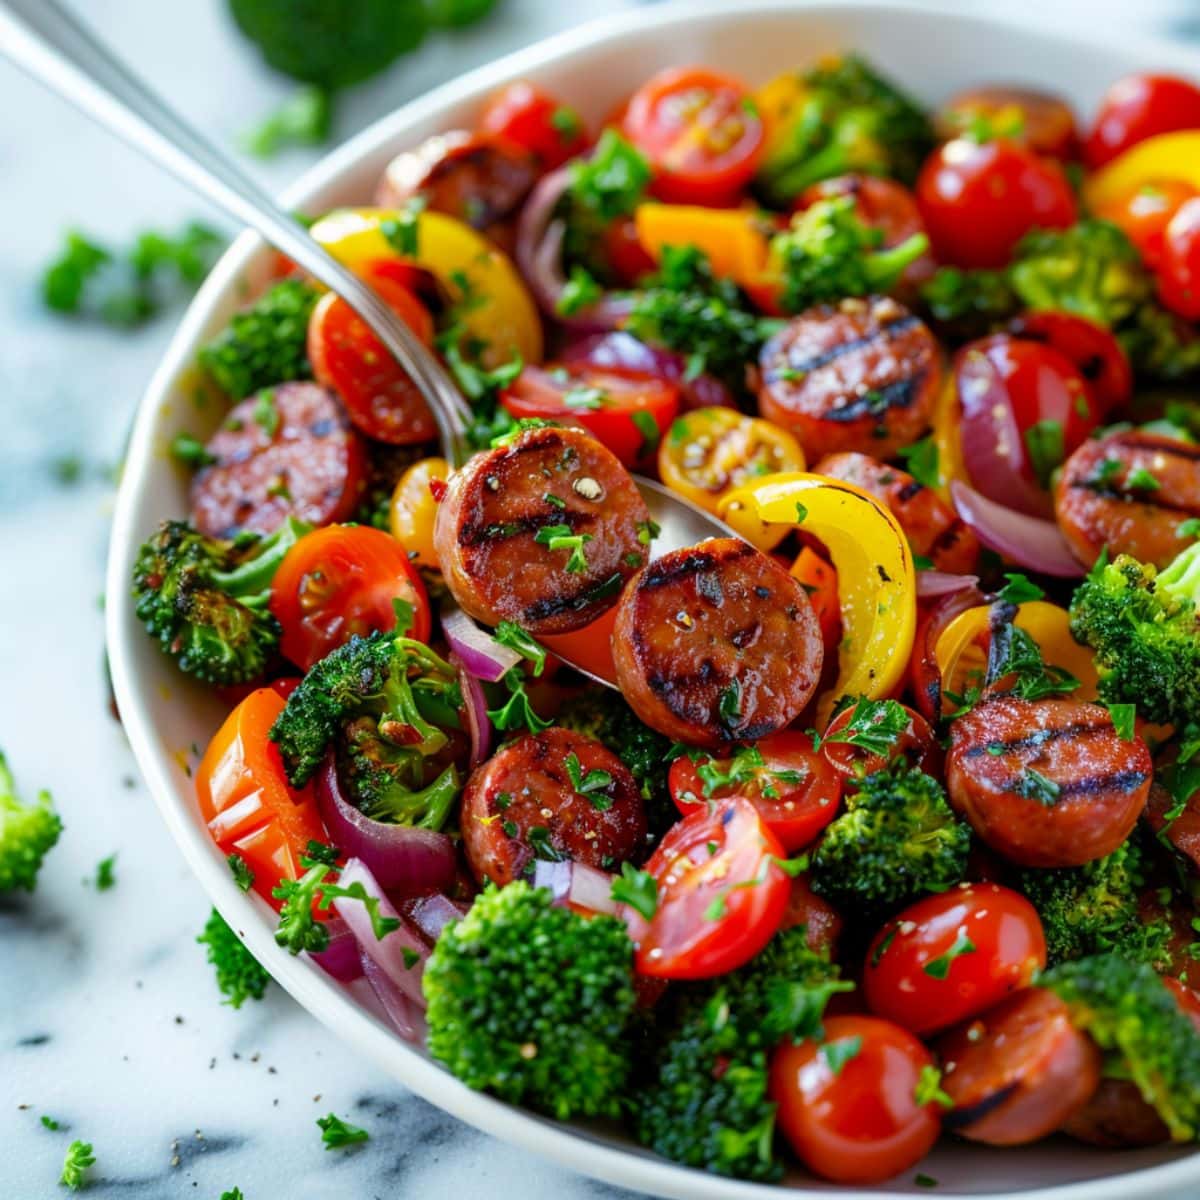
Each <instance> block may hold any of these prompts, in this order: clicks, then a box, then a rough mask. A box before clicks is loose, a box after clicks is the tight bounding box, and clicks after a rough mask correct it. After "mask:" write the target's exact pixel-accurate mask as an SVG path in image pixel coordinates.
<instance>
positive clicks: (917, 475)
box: [897, 437, 942, 488]
mask: <svg viewBox="0 0 1200 1200" xmlns="http://www.w3.org/2000/svg"><path fill="white" fill-rule="evenodd" d="M897 453H898V454H899V456H900V458H902V459H903V460H904V466H905V468H906V469H907V470H908V473H909V474H910V475H911V476H912V477H913V478H914V479H915V480H916V481H917V482H918V483H919V484H922V485H923V486H924V487H927V488H935V487H938V486H939V485H940V484H941V481H942V479H941V474H940V466H939V463H938V448H937V442H935V441H934V440H933V438H931V437H926V438H922V439H921V440H920V441H919V442H913V444H912V445H911V446H902V447H901V448H900V450H899V451H898V452H897Z"/></svg>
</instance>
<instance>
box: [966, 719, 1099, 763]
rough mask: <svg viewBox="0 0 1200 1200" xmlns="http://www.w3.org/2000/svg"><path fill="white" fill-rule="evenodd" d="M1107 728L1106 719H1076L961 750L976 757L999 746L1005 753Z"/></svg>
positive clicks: (1087, 735) (1086, 734)
mask: <svg viewBox="0 0 1200 1200" xmlns="http://www.w3.org/2000/svg"><path fill="white" fill-rule="evenodd" d="M1107 729H1108V722H1107V721H1076V722H1073V723H1072V724H1069V725H1060V726H1058V727H1057V728H1056V729H1039V730H1037V732H1036V733H1031V734H1028V735H1027V736H1025V737H1020V738H1010V739H1009V740H1008V741H1002V740H999V739H997V740H995V741H991V742H988V743H987V745H986V746H971V747H969V748H968V749H966V750H964V751H963V756H964V757H965V758H978V757H979V756H980V755H981V754H989V753H993V751H992V749H991V748H992V747H1000V748H1001V749H1002V750H1003V752H1004V753H1005V754H1007V753H1009V752H1010V751H1015V750H1024V749H1027V748H1029V747H1038V746H1044V745H1045V744H1046V743H1047V742H1054V741H1057V740H1058V739H1059V738H1063V737H1089V736H1091V735H1092V734H1095V733H1101V732H1105V731H1106V730H1107ZM996 757H999V755H996Z"/></svg>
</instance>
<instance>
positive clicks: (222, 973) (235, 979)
mask: <svg viewBox="0 0 1200 1200" xmlns="http://www.w3.org/2000/svg"><path fill="white" fill-rule="evenodd" d="M196 941H197V942H199V943H200V944H201V945H202V946H206V947H207V952H208V961H209V962H210V963H212V965H213V968H214V969H215V970H216V973H217V987H218V988H220V990H221V993H222V995H224V996H225V997H226V1000H225V1003H226V1004H229V1005H231V1006H232V1007H233V1008H241V1007H242V1005H243V1004H244V1003H245V1001H246V1000H247V999H254V1000H261V999H262V998H263V992H265V991H266V990H267V984H268V983H270V982H271V976H270V975H268V974H267V972H266V971H264V970H263V968H262V966H261V965H260V964H259V961H258V959H257V958H255V957H254V955H253V954H251V953H250V951H249V950H247V949H246V947H245V945H244V944H243V942H242V939H241V938H239V937H238V935H237V934H236V933H234V932H233V930H232V929H231V928H230V927H229V924H228V922H227V921H226V920H225V918H224V917H223V916H221V914H220V913H219V912H217V910H216V909H215V908H214V909H213V910H212V915H211V916H210V917H209V918H208V923H207V924H206V925H205V926H204V932H203V933H202V934H201V935H200V936H199V937H198V938H197V939H196Z"/></svg>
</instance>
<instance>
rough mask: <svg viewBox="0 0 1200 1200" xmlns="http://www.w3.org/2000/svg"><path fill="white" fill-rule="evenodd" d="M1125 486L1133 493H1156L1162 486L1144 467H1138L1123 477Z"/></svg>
mask: <svg viewBox="0 0 1200 1200" xmlns="http://www.w3.org/2000/svg"><path fill="white" fill-rule="evenodd" d="M1125 486H1126V487H1127V488H1129V489H1130V490H1131V491H1135V492H1157V491H1158V489H1159V488H1161V487H1162V484H1161V483H1159V482H1158V478H1157V476H1155V475H1154V474H1153V473H1152V472H1150V471H1148V470H1147V469H1146V468H1145V467H1138V468H1136V469H1135V470H1133V471H1130V472H1129V474H1128V475H1126V476H1125Z"/></svg>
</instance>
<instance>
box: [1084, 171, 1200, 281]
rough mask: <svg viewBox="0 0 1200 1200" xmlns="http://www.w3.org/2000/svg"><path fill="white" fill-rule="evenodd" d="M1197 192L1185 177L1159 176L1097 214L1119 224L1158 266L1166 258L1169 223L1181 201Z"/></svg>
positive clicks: (1148, 260) (1150, 262)
mask: <svg viewBox="0 0 1200 1200" xmlns="http://www.w3.org/2000/svg"><path fill="white" fill-rule="evenodd" d="M1196 194H1197V192H1196V189H1195V188H1194V187H1192V185H1191V184H1190V183H1185V182H1184V181H1183V180H1182V179H1156V180H1154V181H1153V182H1151V183H1143V184H1141V185H1139V186H1138V187H1136V188H1134V189H1133V190H1132V191H1130V192H1127V193H1126V194H1125V195H1124V196H1121V197H1120V198H1118V199H1116V200H1113V201H1112V202H1111V203H1110V204H1108V205H1106V206H1105V207H1103V208H1101V209H1100V210H1099V211H1097V213H1096V215H1097V216H1098V217H1103V218H1104V219H1105V220H1107V221H1111V222H1112V223H1113V224H1114V225H1117V226H1119V227H1120V229H1121V230H1122V232H1123V233H1124V234H1125V236H1126V237H1127V238H1128V239H1129V240H1130V241H1131V242H1132V243H1133V244H1134V245H1135V246H1136V247H1137V248H1138V251H1139V253H1140V254H1141V256H1142V261H1143V262H1145V264H1146V266H1148V267H1149V268H1150V269H1151V270H1156V269H1157V268H1158V264H1159V263H1160V262H1161V261H1162V256H1163V238H1164V237H1165V236H1166V232H1167V224H1168V223H1169V222H1170V220H1171V218H1172V217H1173V216H1174V215H1175V214H1176V213H1177V212H1178V211H1179V207H1180V205H1181V204H1183V203H1184V201H1186V200H1190V199H1191V198H1192V197H1193V196H1195V195H1196Z"/></svg>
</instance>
